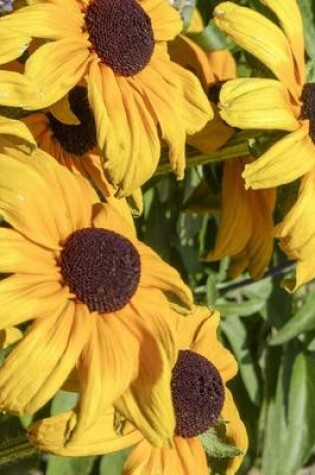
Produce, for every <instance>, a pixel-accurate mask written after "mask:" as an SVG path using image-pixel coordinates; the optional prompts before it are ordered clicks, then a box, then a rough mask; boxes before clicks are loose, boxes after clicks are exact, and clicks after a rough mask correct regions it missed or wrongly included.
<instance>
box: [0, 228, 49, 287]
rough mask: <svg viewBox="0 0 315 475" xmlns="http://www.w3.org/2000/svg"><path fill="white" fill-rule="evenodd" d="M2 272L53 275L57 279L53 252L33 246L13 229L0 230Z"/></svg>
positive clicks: (0, 265)
mask: <svg viewBox="0 0 315 475" xmlns="http://www.w3.org/2000/svg"><path fill="white" fill-rule="evenodd" d="M0 272H1V273H16V272H20V273H23V274H52V275H51V277H52V278H53V277H54V276H55V278H56V277H57V273H58V269H57V268H56V259H55V256H54V255H53V253H52V252H49V251H48V250H46V249H44V248H42V247H40V246H37V245H35V244H33V243H32V242H31V241H28V240H27V239H25V238H24V237H23V236H22V235H21V234H19V233H18V232H16V231H14V230H13V229H7V228H0Z"/></svg>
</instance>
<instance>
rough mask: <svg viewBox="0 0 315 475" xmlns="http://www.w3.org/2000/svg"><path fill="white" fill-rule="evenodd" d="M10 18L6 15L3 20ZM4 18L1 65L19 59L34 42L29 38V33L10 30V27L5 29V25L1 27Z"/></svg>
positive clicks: (0, 35) (0, 31) (0, 40)
mask: <svg viewBox="0 0 315 475" xmlns="http://www.w3.org/2000/svg"><path fill="white" fill-rule="evenodd" d="M8 16H9V15H6V16H5V17H3V18H6V17H8ZM10 16H11V15H10ZM3 18H2V20H1V18H0V44H1V49H0V64H6V63H9V62H10V61H13V60H14V59H16V58H19V57H20V56H21V55H22V54H23V53H24V52H25V50H26V49H27V47H28V45H29V44H30V42H31V41H32V37H31V36H29V32H28V33H22V32H19V31H15V30H9V29H8V27H6V28H4V27H3V25H1V22H2V21H3ZM1 28H2V29H1Z"/></svg>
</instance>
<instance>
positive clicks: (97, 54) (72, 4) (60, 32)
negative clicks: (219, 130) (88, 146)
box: [0, 0, 213, 195]
mask: <svg viewBox="0 0 315 475" xmlns="http://www.w3.org/2000/svg"><path fill="white" fill-rule="evenodd" d="M181 28H182V23H181V20H180V16H179V14H178V12H177V11H176V10H175V9H174V8H172V7H171V6H170V5H169V3H168V2H167V0H158V1H157V0H119V1H118V0H115V1H114V0H82V1H81V0H68V1H67V2H64V1H56V0H49V1H46V0H39V1H36V2H35V4H32V5H30V6H27V7H25V8H21V9H19V10H18V11H16V12H13V13H12V14H9V15H7V16H6V17H4V18H2V19H0V32H1V37H2V36H3V37H4V39H5V42H6V44H7V45H8V47H9V48H10V52H11V54H9V53H8V52H7V53H6V54H5V52H3V56H4V57H5V59H6V61H3V59H2V57H1V54H0V62H2V63H3V62H8V61H10V60H12V59H14V58H16V57H17V56H19V51H20V48H21V45H25V44H26V45H27V44H29V43H30V41H31V38H44V39H47V40H50V41H49V42H47V43H45V44H44V45H42V46H40V47H39V48H38V49H37V50H36V51H35V52H33V53H32V54H31V55H30V58H29V59H28V60H27V61H26V64H25V77H26V78H27V79H28V80H31V81H32V82H33V84H35V86H36V87H37V89H38V91H39V93H40V96H41V99H40V100H38V101H37V103H36V104H33V107H32V108H33V109H38V108H43V107H47V106H49V105H51V104H53V103H55V102H57V101H58V100H60V99H61V98H62V97H63V96H65V95H66V94H67V93H68V92H69V90H71V89H72V88H73V87H74V86H76V85H78V84H79V83H80V81H82V80H85V81H86V83H87V87H88V96H89V101H90V104H91V107H92V109H93V112H94V115H95V121H96V130H97V138H98V143H99V145H100V148H101V150H102V152H103V157H104V160H105V167H106V173H107V174H108V177H109V179H110V181H111V183H112V184H113V186H114V187H115V188H119V192H120V193H121V194H124V195H126V194H130V193H131V192H132V191H133V190H134V189H137V188H138V187H139V186H140V185H142V184H143V183H144V182H145V181H146V180H148V178H149V177H150V176H151V175H152V174H153V173H154V171H155V169H156V167H157V164H158V160H159V157H160V148H161V146H160V139H161V138H162V139H163V140H165V141H166V143H167V144H168V146H169V156H170V161H171V164H172V168H173V169H174V171H175V173H176V174H177V176H178V178H182V177H183V173H184V168H185V137H186V134H193V133H194V132H196V131H197V130H199V129H201V128H202V127H203V126H204V125H205V123H206V122H207V121H208V120H210V119H211V118H212V115H213V114H212V111H211V108H210V106H209V103H208V101H207V98H206V96H205V95H204V94H203V91H202V89H201V87H200V84H199V82H198V81H197V79H196V78H195V77H194V76H193V75H192V74H191V73H190V72H189V71H185V70H184V69H182V68H180V67H179V66H178V65H176V64H175V63H173V62H171V61H170V59H169V56H168V54H167V52H166V42H167V41H168V40H170V39H172V38H174V36H176V35H177V34H178V33H179V32H180V30H181ZM12 32H14V41H13V40H11V41H10V38H11V36H12V34H13V33H12ZM1 50H2V46H1V48H0V51H1ZM29 108H30V107H29Z"/></svg>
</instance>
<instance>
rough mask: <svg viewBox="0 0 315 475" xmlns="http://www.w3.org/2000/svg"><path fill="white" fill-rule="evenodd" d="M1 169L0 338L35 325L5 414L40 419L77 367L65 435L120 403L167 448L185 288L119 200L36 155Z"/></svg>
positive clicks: (11, 380)
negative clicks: (175, 319)
mask: <svg viewBox="0 0 315 475" xmlns="http://www.w3.org/2000/svg"><path fill="white" fill-rule="evenodd" d="M22 125H23V124H22ZM0 159H1V176H0V215H1V216H2V217H3V218H4V220H5V221H6V222H7V223H8V224H9V225H10V226H11V227H3V228H0V272H1V273H5V274H9V276H7V277H5V278H4V279H2V280H1V281H0V322H1V327H0V328H3V329H5V328H8V327H11V326H17V325H19V324H21V323H23V322H28V321H31V323H30V324H29V326H28V327H27V331H26V334H25V337H24V338H23V340H22V341H21V342H19V343H18V345H17V346H16V347H15V348H14V349H13V351H12V352H11V353H10V355H9V356H8V357H7V359H6V361H5V363H4V365H3V366H2V367H1V369H0V408H1V410H4V411H11V412H15V413H19V414H24V413H33V412H35V411H36V410H37V409H39V408H40V407H41V406H42V405H43V404H45V402H46V401H48V400H49V399H50V398H51V397H52V396H53V395H54V394H55V392H56V391H57V390H58V389H59V388H60V387H61V386H62V385H63V383H64V382H65V380H66V379H67V378H68V376H69V373H70V372H71V371H72V370H73V369H74V368H75V371H76V373H77V377H78V381H79V385H80V388H79V392H80V394H81V399H80V407H79V409H78V415H77V416H76V417H75V418H74V420H73V421H72V423H70V424H69V426H68V429H69V432H68V436H69V437H70V433H72V430H73V429H75V433H76V434H78V433H80V432H84V430H85V428H86V427H88V426H89V425H90V424H92V423H93V421H94V420H95V418H97V417H98V416H97V411H100V412H102V408H106V407H107V406H109V405H111V404H113V403H115V404H116V402H115V401H116V400H117V399H119V401H120V409H121V412H122V414H123V415H124V416H126V417H128V418H129V419H130V420H131V421H133V423H134V424H135V425H136V426H138V425H140V426H141V427H142V430H143V431H144V433H145V434H146V436H147V437H148V439H149V440H151V441H152V443H155V444H158V443H160V442H161V440H163V439H164V438H167V437H169V436H170V434H172V433H173V430H174V418H172V414H173V412H172V407H171V403H170V389H169V380H170V375H171V364H170V361H171V360H172V355H171V354H170V351H169V348H170V343H169V340H172V332H171V323H170V325H168V320H171V318H172V315H171V310H170V301H171V300H172V299H173V298H175V300H176V301H177V303H178V302H182V304H183V305H184V306H185V307H188V308H189V307H190V306H191V304H192V298H191V293H190V291H189V289H188V288H187V287H186V286H185V285H184V283H183V282H182V281H181V279H180V276H179V274H178V273H177V272H176V271H175V270H174V269H173V268H171V267H170V266H168V265H167V264H166V263H164V262H163V261H162V260H161V259H160V258H159V257H158V256H157V255H156V254H155V253H154V252H153V251H152V250H151V249H150V248H148V247H147V246H145V245H144V244H142V243H141V242H139V241H138V240H137V238H136V235H135V232H134V228H133V222H132V219H131V217H130V214H129V212H127V211H126V209H125V208H124V202H123V201H121V200H120V201H119V202H117V205H116V207H115V206H114V205H110V204H108V203H105V204H104V203H103V204H102V203H100V202H99V201H98V199H97V196H96V194H95V192H94V191H93V188H92V187H91V186H90V185H89V183H88V182H87V180H85V179H84V178H83V177H81V176H77V175H74V174H72V173H71V172H69V170H67V169H66V168H65V167H63V166H61V165H59V164H58V163H57V162H56V160H54V159H53V158H52V157H50V156H49V155H48V154H46V153H45V152H43V151H41V150H39V149H35V151H34V152H33V153H32V154H31V155H25V154H23V152H21V151H20V152H16V154H15V155H14V156H13V157H11V156H10V155H9V154H8V153H4V152H3V151H1V153H0ZM166 294H167V296H168V298H166ZM160 406H161V407H160ZM156 408H159V409H158V411H157V409H156ZM157 413H158V416H157ZM73 436H74V435H73Z"/></svg>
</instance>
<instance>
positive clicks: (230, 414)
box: [221, 388, 248, 475]
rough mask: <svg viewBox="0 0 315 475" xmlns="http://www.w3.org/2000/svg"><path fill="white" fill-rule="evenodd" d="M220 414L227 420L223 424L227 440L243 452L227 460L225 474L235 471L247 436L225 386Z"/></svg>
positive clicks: (246, 442)
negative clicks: (224, 424)
mask: <svg viewBox="0 0 315 475" xmlns="http://www.w3.org/2000/svg"><path fill="white" fill-rule="evenodd" d="M221 416H222V418H223V419H224V420H226V421H228V422H227V424H226V426H225V427H226V437H227V439H228V442H229V443H230V444H232V445H234V447H236V448H238V449H239V450H241V451H242V452H243V455H239V456H237V457H234V458H233V459H231V460H229V462H228V467H227V471H226V475H234V474H235V473H237V471H238V469H239V467H240V465H241V463H242V461H243V458H244V455H245V454H246V452H247V448H248V438H247V433H246V429H245V426H244V424H243V422H242V421H241V419H240V416H239V413H238V410H237V408H236V406H235V403H234V400H233V397H232V394H231V393H230V391H229V390H228V389H227V388H225V400H224V405H223V409H222V412H221Z"/></svg>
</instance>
